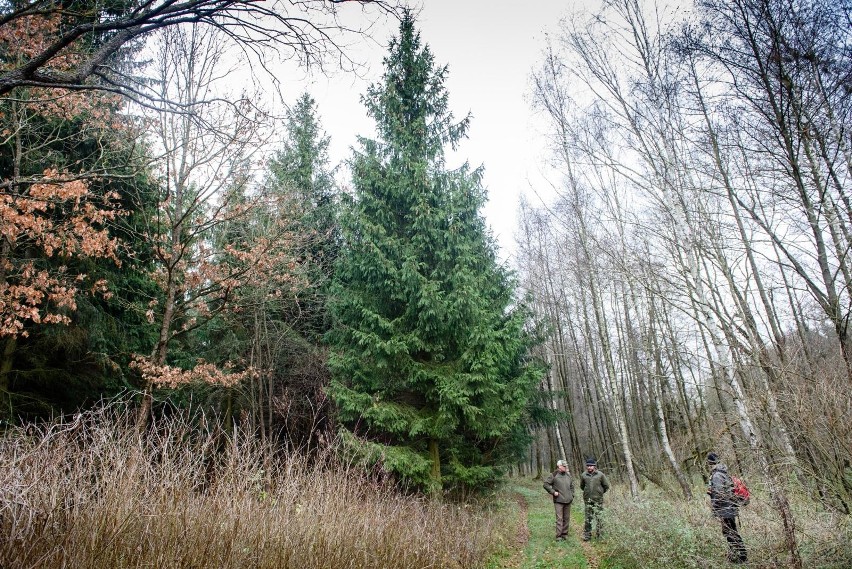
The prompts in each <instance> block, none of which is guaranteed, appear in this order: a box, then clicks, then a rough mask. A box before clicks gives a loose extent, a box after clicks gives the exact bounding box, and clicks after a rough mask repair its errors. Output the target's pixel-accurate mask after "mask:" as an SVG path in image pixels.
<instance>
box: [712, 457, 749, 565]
mask: <svg viewBox="0 0 852 569" xmlns="http://www.w3.org/2000/svg"><path fill="white" fill-rule="evenodd" d="M707 466H708V467H709V468H710V484H709V485H708V486H707V494H709V495H710V509H711V510H712V511H713V515H714V516H716V517H717V518H719V520H721V522H722V535H724V536H725V539H726V540H727V541H728V561H730V562H731V563H745V562H746V559H747V555H746V549H745V544H744V543H743V538H742V537H740V532H739V531H737V515H738V514H739V506H738V505H737V503H736V502H735V501H734V481H733V480H731V475H730V474H728V467H727V466H725V465H724V464H722V463H721V462H719V456H718V455H717V454H716V453H715V452H711V453H708V454H707Z"/></svg>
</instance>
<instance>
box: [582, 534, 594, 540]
mask: <svg viewBox="0 0 852 569" xmlns="http://www.w3.org/2000/svg"><path fill="white" fill-rule="evenodd" d="M590 539H592V536H590V535H589V534H587V533H584V534H583V541H589V540H590Z"/></svg>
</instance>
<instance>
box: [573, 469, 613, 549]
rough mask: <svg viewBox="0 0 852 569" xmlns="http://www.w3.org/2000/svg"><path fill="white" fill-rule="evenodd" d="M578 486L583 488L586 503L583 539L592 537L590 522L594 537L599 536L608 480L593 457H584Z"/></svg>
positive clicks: (586, 539) (587, 539)
mask: <svg viewBox="0 0 852 569" xmlns="http://www.w3.org/2000/svg"><path fill="white" fill-rule="evenodd" d="M580 488H582V489H583V502H584V503H585V505H586V515H585V520H584V523H583V541H589V540H590V539H592V523H594V525H595V537H598V538H599V537H600V536H601V529H602V528H601V514H602V513H603V497H604V494H606V491H607V490H609V480H607V478H606V474H604V473H603V472H601V471H600V470H598V463H597V462H596V461H595V459H594V458H587V459H586V471H585V472H584V473H583V475H582V476H580Z"/></svg>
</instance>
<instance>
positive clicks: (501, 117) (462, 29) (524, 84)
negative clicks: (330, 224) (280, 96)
mask: <svg viewBox="0 0 852 569" xmlns="http://www.w3.org/2000/svg"><path fill="white" fill-rule="evenodd" d="M575 2H576V3H577V4H580V2H579V1H578V0H568V1H564V0H563V1H560V0H527V1H526V2H522V3H508V2H499V1H497V2H495V1H493V0H491V1H488V0H423V2H422V11H421V12H420V15H419V17H418V19H417V26H418V28H419V29H420V31H421V37H422V39H423V41H424V42H425V43H427V44H429V46H430V48H431V50H432V52H433V54H434V55H435V60H436V63H437V64H438V65H444V64H446V65H448V66H449V78H448V82H447V88H448V90H449V95H450V107H451V109H452V110H453V113H454V114H455V116H456V118H460V117H463V116H465V115H466V114H467V113H468V112H470V113H471V114H472V122H471V128H470V130H469V132H468V139H467V140H466V141H464V142H463V143H462V144H461V146H460V149H459V152H458V153H457V154H456V155H454V156H453V157H449V158H448V162H449V164H448V165H449V166H450V167H454V166H458V165H459V164H461V163H462V162H463V161H464V160H465V159H467V160H468V161H469V162H470V164H471V166H472V167H477V166H479V165H484V166H485V177H484V184H485V187H486V189H487V190H488V196H489V203H488V205H487V206H486V207H485V208H484V214H485V217H486V219H487V220H488V223H489V225H490V226H491V228H492V230H493V231H494V234H495V236H496V237H497V239H498V242H499V244H500V247H501V257H503V258H504V259H509V260H510V261H511V255H512V251H513V250H514V248H515V247H514V235H515V226H516V216H517V206H518V201H519V199H520V196H521V194H522V193H527V194H529V193H530V189H529V188H530V184H533V187H536V190H537V191H542V190H543V188H539V187H538V186H542V185H543V184H542V183H541V176H540V174H539V173H538V172H539V170H540V169H542V168H543V164H544V161H545V159H546V156H544V153H545V152H546V151H545V149H544V142H543V141H542V140H541V138H540V136H539V135H538V134H537V129H536V127H535V126H534V123H535V120H534V117H533V111H532V110H531V108H530V104H529V103H528V101H527V100H526V97H527V95H528V93H529V91H530V87H529V84H530V83H529V75H530V72H531V71H532V69H533V66H535V65H536V64H537V63H538V61H539V60H540V58H541V53H542V50H543V49H544V46H545V32H548V31H550V32H553V31H555V30H556V29H557V28H558V22H559V19H560V17H561V16H563V15H565V14H566V13H567V11H568V10H569V9H570V8H571V7H572V5H574V3H575ZM345 8H346V6H345V4H342V5H341V9H345ZM353 9H356V10H357V9H358V8H357V7H356V6H353ZM397 31H398V22H396V21H393V20H390V19H389V20H388V22H386V23H385V25H381V26H377V27H376V28H375V31H374V33H373V39H374V40H375V43H374V44H371V43H370V42H365V44H364V45H362V46H361V47H360V48H359V49H360V50H363V54H356V55H355V56H354V57H356V58H358V59H362V60H366V61H367V62H368V63H369V65H370V67H369V70H368V71H367V72H366V73H364V74H363V77H356V76H354V75H353V74H351V73H349V74H344V73H337V74H334V75H332V76H330V77H327V76H318V77H314V78H313V80H312V82H311V83H310V84H309V83H308V82H302V83H289V84H288V82H287V81H286V79H284V80H283V83H284V84H283V88H284V90H285V95H287V100H288V102H293V101H295V99H296V98H297V97H298V95H299V94H300V93H301V92H302V91H303V90H305V89H307V90H308V91H310V93H311V94H312V95H313V97H314V98H315V99H316V102H317V108H318V111H319V114H320V117H321V120H322V125H323V128H324V129H325V131H326V132H327V133H328V135H329V136H330V137H331V148H330V158H331V161H332V163H333V164H336V163H338V162H340V161H342V160H344V159H346V158H348V157H349V156H350V150H349V149H350V148H351V147H352V146H354V145H355V144H356V135H363V136H368V137H369V136H372V135H373V122H372V120H371V119H369V118H368V117H367V115H366V111H365V109H364V107H363V105H362V104H361V102H360V96H361V94H362V93H364V92H365V91H366V88H367V85H369V84H370V83H372V82H374V81H376V80H378V79H379V78H380V77H381V73H382V66H381V60H382V57H384V55H385V54H386V49H385V46H386V44H387V40H388V39H389V38H390V37H391V35H396V33H397ZM538 130H540V129H538ZM534 180H539V181H538V182H536V181H534Z"/></svg>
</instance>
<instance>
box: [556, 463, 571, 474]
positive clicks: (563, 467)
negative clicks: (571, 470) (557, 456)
mask: <svg viewBox="0 0 852 569" xmlns="http://www.w3.org/2000/svg"><path fill="white" fill-rule="evenodd" d="M556 468H558V469H559V472H568V463H567V462H565V461H564V460H557V461H556Z"/></svg>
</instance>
